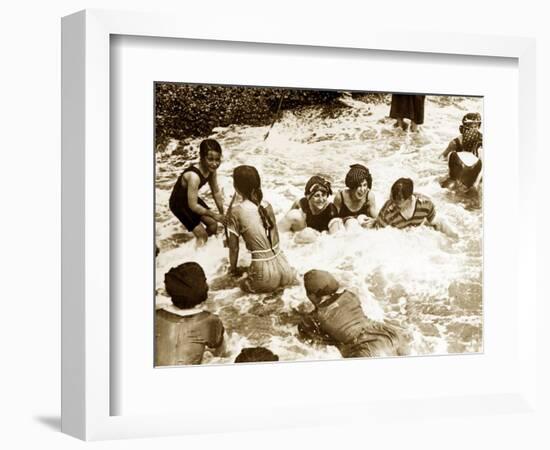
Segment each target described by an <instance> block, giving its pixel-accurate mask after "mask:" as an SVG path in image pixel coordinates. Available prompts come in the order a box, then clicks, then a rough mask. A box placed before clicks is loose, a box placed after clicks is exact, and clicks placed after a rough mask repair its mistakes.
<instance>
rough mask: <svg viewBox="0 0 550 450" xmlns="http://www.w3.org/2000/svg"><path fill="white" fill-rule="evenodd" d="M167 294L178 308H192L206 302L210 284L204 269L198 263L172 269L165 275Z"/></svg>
mask: <svg viewBox="0 0 550 450" xmlns="http://www.w3.org/2000/svg"><path fill="white" fill-rule="evenodd" d="M164 286H165V287H166V292H167V293H168V295H169V296H170V297H172V303H173V304H174V305H176V306H177V307H178V308H183V309H185V308H192V307H194V306H196V305H198V304H199V303H202V302H203V301H205V300H206V298H207V296H208V284H207V282H206V275H205V274H204V270H203V269H202V267H201V266H200V265H199V264H197V263H196V262H186V263H183V264H180V265H179V266H177V267H172V268H171V269H170V270H169V271H168V272H166V274H165V275H164Z"/></svg>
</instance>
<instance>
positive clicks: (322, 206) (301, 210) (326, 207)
mask: <svg viewBox="0 0 550 450" xmlns="http://www.w3.org/2000/svg"><path fill="white" fill-rule="evenodd" d="M331 195H332V189H331V185H330V181H328V180H326V179H325V178H324V177H322V176H321V175H314V176H312V177H311V178H310V179H309V180H308V182H307V183H306V187H305V190H304V196H303V197H302V198H301V199H300V200H296V201H295V202H294V204H293V205H292V207H291V209H290V211H289V212H288V213H287V214H286V215H285V216H284V217H283V219H281V221H280V222H279V231H280V232H287V231H293V232H299V234H298V235H297V236H296V239H297V240H302V241H304V242H310V241H312V240H315V239H316V238H317V236H318V235H319V233H322V232H323V231H328V232H329V233H334V232H336V231H338V229H339V224H340V221H338V220H336V221H335V220H334V219H335V218H336V217H337V216H338V209H336V206H334V204H333V203H332V202H330V201H329V196H331ZM335 224H336V226H335Z"/></svg>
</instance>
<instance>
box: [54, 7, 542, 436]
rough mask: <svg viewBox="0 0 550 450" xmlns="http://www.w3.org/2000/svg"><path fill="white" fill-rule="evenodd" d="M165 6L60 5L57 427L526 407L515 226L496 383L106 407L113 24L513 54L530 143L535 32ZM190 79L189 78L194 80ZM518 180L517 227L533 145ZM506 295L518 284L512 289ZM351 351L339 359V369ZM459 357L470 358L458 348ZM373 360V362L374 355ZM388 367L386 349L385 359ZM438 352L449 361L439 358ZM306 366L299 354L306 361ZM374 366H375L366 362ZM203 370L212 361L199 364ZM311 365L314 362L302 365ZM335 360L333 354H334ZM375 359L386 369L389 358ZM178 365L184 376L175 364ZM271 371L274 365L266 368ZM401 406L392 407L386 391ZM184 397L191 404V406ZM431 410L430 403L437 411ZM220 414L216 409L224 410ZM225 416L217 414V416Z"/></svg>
mask: <svg viewBox="0 0 550 450" xmlns="http://www.w3.org/2000/svg"><path fill="white" fill-rule="evenodd" d="M181 24H182V21H181V18H178V17H172V16H170V15H164V14H144V13H128V12H113V11H109V12H107V11H99V10H91V11H90V10H87V11H82V12H79V13H76V14H74V15H71V16H68V17H65V18H64V19H63V22H62V51H63V53H62V54H63V62H62V77H63V78H62V81H63V83H62V107H63V113H62V124H63V132H62V145H63V150H62V227H63V229H62V431H63V432H65V433H67V434H70V435H72V436H76V437H78V438H80V439H85V440H98V439H111V438H131V437H146V436H163V435H174V434H185V433H197V432H211V431H234V430H247V429H258V428H265V427H266V422H269V427H282V426H298V425H304V426H307V425H312V424H325V423H326V424H329V423H334V422H337V423H343V422H347V421H349V422H354V421H356V422H357V421H359V419H360V418H367V417H369V418H377V417H382V418H383V420H390V421H391V420H399V418H400V417H401V418H402V417H404V416H411V417H412V416H415V417H418V416H419V415H420V416H422V415H425V416H433V415H434V414H437V415H440V416H442V417H446V416H470V415H479V414H484V415H493V414H499V413H502V412H512V413H517V414H531V415H533V414H534V415H536V414H538V411H540V410H541V408H542V407H543V406H544V405H540V403H539V404H537V401H536V398H537V384H536V376H537V367H536V362H537V353H536V351H535V349H536V342H537V335H536V314H535V312H536V309H537V305H536V299H537V292H536V267H535V265H536V262H535V254H536V236H535V234H534V233H529V232H525V233H521V234H520V235H519V236H518V238H517V239H514V240H513V242H511V243H510V245H511V246H512V253H514V252H515V254H517V279H516V280H514V283H513V284H514V286H516V288H517V287H518V286H521V287H522V288H521V293H522V301H521V302H517V307H518V315H517V322H516V323H515V326H517V341H516V342H515V345H516V346H517V353H518V355H517V358H518V361H519V362H520V363H521V364H520V365H519V367H518V372H517V376H514V378H513V380H511V381H510V383H509V384H508V385H507V388H506V389H503V390H502V391H501V392H497V393H493V392H492V393H489V394H484V393H483V392H470V393H469V394H468V395H465V396H461V397H456V396H455V397H453V396H452V395H451V396H438V395H436V396H434V397H430V396H425V395H420V398H416V397H415V396H414V395H411V396H407V395H404V396H401V397H397V398H394V399H388V400H387V401H384V400H376V401H373V402H370V403H369V402H367V403H365V402H362V401H357V400H355V399H342V402H341V403H334V402H323V401H321V400H319V402H318V403H316V404H305V405H302V406H300V407H297V406H296V405H295V404H294V405H287V406H285V405H284V404H277V405H274V406H273V407H272V408H269V405H264V408H263V409H261V410H260V409H259V410H256V411H254V413H253V414H251V413H250V411H248V412H247V411H243V410H241V411H239V410H238V408H237V411H234V413H233V415H232V417H231V419H228V416H229V415H231V412H230V411H231V409H230V408H228V409H226V410H224V409H223V408H221V409H220V414H219V415H218V416H215V417H213V418H210V419H209V420H205V418H204V416H201V415H199V414H196V415H193V414H192V413H190V412H189V410H188V408H187V407H185V408H182V410H181V412H177V413H170V414H150V415H147V414H128V415H127V414H122V415H116V416H115V415H111V411H112V404H111V403H112V394H113V390H114V389H116V388H117V387H116V386H115V385H114V384H113V383H112V380H111V369H110V367H111V363H112V358H113V355H112V354H111V351H112V349H111V340H110V336H111V335H112V333H113V330H114V328H116V327H117V324H116V323H113V321H112V320H111V310H110V297H111V295H112V293H113V289H114V288H113V283H114V281H113V280H111V276H110V266H111V245H112V241H111V231H110V229H111V228H110V227H111V211H110V206H109V205H110V198H111V197H110V196H111V190H110V187H111V183H112V182H113V177H114V178H116V176H117V174H116V173H114V174H113V173H111V166H110V164H111V162H110V154H109V148H110V143H111V138H112V137H111V134H110V133H111V130H110V127H111V124H110V105H111V100H112V98H111V95H112V92H111V91H110V64H111V60H110V58H111V54H110V40H111V36H113V35H119V36H141V37H162V38H178V39H193V40H207V41H208V40H210V41H224V42H225V41H227V42H242V43H265V44H285V45H289V46H290V45H299V46H312V47H325V48H331V49H332V51H338V49H342V51H344V50H345V49H369V50H376V51H386V52H388V51H392V52H409V53H410V52H413V53H417V54H447V55H466V56H479V57H499V58H511V59H514V60H517V63H518V76H519V80H518V81H519V85H518V86H519V87H518V93H517V94H518V112H519V119H518V120H519V123H518V130H519V134H518V137H519V142H518V144H517V145H518V148H521V149H535V145H536V142H535V130H534V128H535V122H536V121H535V95H536V86H535V43H534V41H533V40H532V39H526V38H512V37H488V36H483V37H480V36H472V35H456V34H453V35H451V34H435V33H426V34H418V33H414V34H405V33H403V34H396V33H375V32H372V33H369V32H365V31H364V30H349V32H347V33H339V34H338V35H335V36H328V35H327V34H326V33H325V32H324V30H323V29H322V27H316V26H315V25H313V24H312V25H311V26H310V27H308V29H307V33H306V32H304V31H303V30H297V29H285V30H284V32H283V31H282V30H280V29H279V28H278V27H272V26H266V24H259V23H258V24H254V23H251V24H250V27H241V28H238V27H237V28H234V27H232V26H230V25H229V24H227V25H225V26H224V25H223V22H220V23H218V24H217V26H216V28H215V29H214V28H209V29H207V28H204V27H203V26H202V25H201V24H200V23H198V22H193V21H189V20H187V21H186V22H185V27H182V26H181ZM192 81H197V80H192ZM519 154H520V157H519V167H518V169H519V181H518V183H517V187H514V188H513V189H514V196H513V198H514V199H516V198H517V199H519V198H521V199H522V201H521V203H520V202H519V201H518V203H519V205H518V206H517V207H518V208H519V213H520V214H521V217H522V220H521V222H522V223H521V224H520V227H521V229H522V230H528V229H531V228H533V229H534V228H535V222H536V216H535V212H534V211H535V208H534V207H533V204H534V199H535V195H534V184H533V183H532V174H534V173H535V164H536V160H535V152H534V151H522V152H520V153H519ZM511 295H515V296H516V300H517V296H518V295H519V294H518V291H516V292H514V293H513V294H511ZM361 363H362V362H361V361H349V362H346V368H347V370H353V369H354V368H357V367H359V365H360V364H361ZM463 363H464V364H468V361H466V360H463ZM375 364H376V363H375ZM385 364H386V366H387V365H388V364H389V365H392V364H393V366H394V367H396V368H398V366H396V365H395V364H396V363H395V361H389V362H386V363H385ZM439 364H443V365H444V364H449V362H441V363H439ZM304 367H306V366H304ZM373 367H377V366H376V365H375V366H373ZM209 370H213V371H216V370H221V369H220V368H209ZM233 370H239V371H240V372H239V373H240V374H241V375H242V374H244V373H245V372H244V371H247V373H248V374H249V375H251V376H270V375H269V373H270V372H269V371H270V370H271V371H274V372H276V373H277V374H278V375H277V376H282V371H284V370H285V369H284V368H282V369H279V368H278V366H277V368H275V366H269V365H267V366H266V365H263V366H262V367H254V366H248V367H246V368H240V367H239V368H238V369H237V368H233ZM304 370H305V371H306V372H309V373H310V374H311V376H313V375H314V374H315V372H313V371H314V370H315V366H313V365H308V366H307V367H306V368H305V369H304ZM340 370H341V366H340ZM383 370H388V369H387V368H385V369H383ZM182 376H185V375H184V374H183V375H182ZM271 376H274V375H271ZM396 401H398V402H399V405H400V407H399V412H397V413H396V412H395V408H394V406H395V404H396V403H395V402H396ZM191 409H192V408H191ZM434 411H437V413H435V412H434ZM224 414H225V416H224ZM224 417H225V418H224Z"/></svg>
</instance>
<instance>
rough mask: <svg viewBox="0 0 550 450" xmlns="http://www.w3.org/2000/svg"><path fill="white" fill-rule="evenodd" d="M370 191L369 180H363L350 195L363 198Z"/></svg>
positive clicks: (353, 197)
mask: <svg viewBox="0 0 550 450" xmlns="http://www.w3.org/2000/svg"><path fill="white" fill-rule="evenodd" d="M368 192H369V185H368V183H367V180H363V181H362V182H361V184H360V185H359V186H357V187H356V188H355V189H352V190H351V191H350V196H351V198H352V199H354V200H363V199H365V197H366V196H367V194H368Z"/></svg>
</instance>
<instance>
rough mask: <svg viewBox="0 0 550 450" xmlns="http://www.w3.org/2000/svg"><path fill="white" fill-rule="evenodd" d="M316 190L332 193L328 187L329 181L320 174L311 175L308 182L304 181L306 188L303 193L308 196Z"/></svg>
mask: <svg viewBox="0 0 550 450" xmlns="http://www.w3.org/2000/svg"><path fill="white" fill-rule="evenodd" d="M317 191H323V192H325V193H326V194H327V195H332V189H331V187H330V181H328V180H325V179H324V178H323V177H322V176H320V175H313V176H312V177H311V178H310V179H309V180H308V182H307V183H306V188H305V190H304V195H305V196H306V197H307V198H309V197H310V196H311V195H313V194H315V193H316V192H317Z"/></svg>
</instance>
